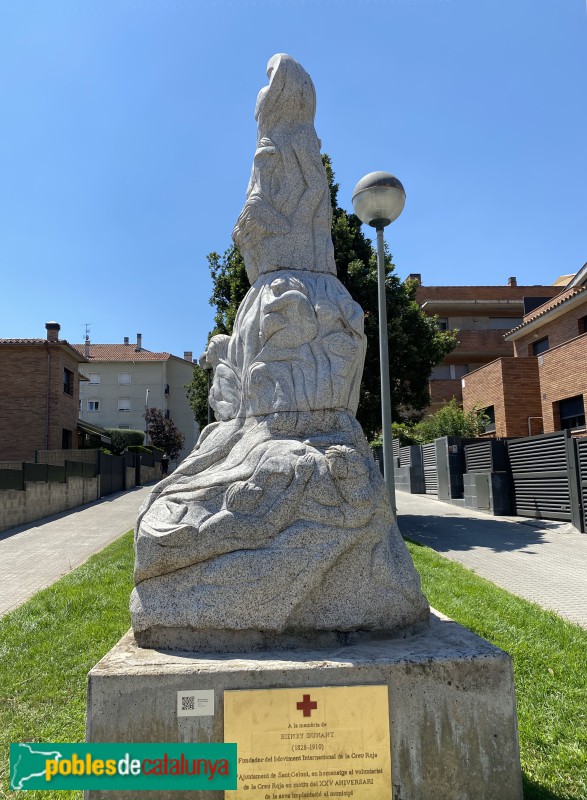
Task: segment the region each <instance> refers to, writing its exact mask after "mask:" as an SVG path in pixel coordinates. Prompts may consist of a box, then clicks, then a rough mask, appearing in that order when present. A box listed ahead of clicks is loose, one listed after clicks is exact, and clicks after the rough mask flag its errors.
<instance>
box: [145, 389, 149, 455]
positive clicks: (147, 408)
mask: <svg viewBox="0 0 587 800" xmlns="http://www.w3.org/2000/svg"><path fill="white" fill-rule="evenodd" d="M148 411H149V389H147V391H146V392H145V447H146V446H147V445H148V444H149V421H148V419H147V414H148Z"/></svg>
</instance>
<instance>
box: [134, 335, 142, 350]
mask: <svg viewBox="0 0 587 800" xmlns="http://www.w3.org/2000/svg"><path fill="white" fill-rule="evenodd" d="M142 349H143V334H142V333H137V346H136V347H135V353H140V352H141V350H142Z"/></svg>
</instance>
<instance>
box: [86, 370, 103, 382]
mask: <svg viewBox="0 0 587 800" xmlns="http://www.w3.org/2000/svg"><path fill="white" fill-rule="evenodd" d="M88 379H89V381H90V383H100V373H99V372H90V374H89V375H88Z"/></svg>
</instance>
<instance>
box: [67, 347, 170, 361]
mask: <svg viewBox="0 0 587 800" xmlns="http://www.w3.org/2000/svg"><path fill="white" fill-rule="evenodd" d="M72 346H73V347H74V348H75V349H76V350H77V351H78V353H81V354H82V355H84V353H85V344H74V345H72ZM172 357H173V356H172V355H171V353H153V352H152V351H151V350H145V348H144V347H143V348H141V349H140V350H138V351H137V350H135V345H134V344H90V361H167V359H168V358H172Z"/></svg>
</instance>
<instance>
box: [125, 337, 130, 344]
mask: <svg viewBox="0 0 587 800" xmlns="http://www.w3.org/2000/svg"><path fill="white" fill-rule="evenodd" d="M124 343H125V344H129V341H128V336H125V337H124Z"/></svg>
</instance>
